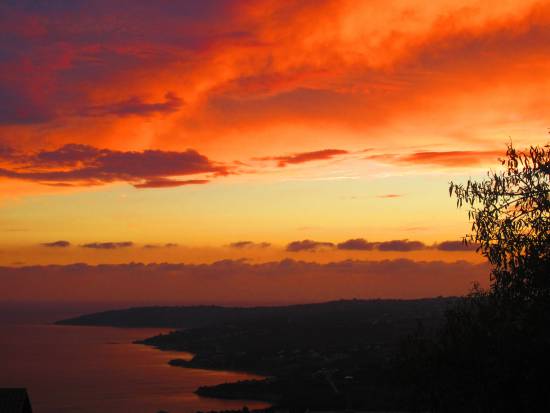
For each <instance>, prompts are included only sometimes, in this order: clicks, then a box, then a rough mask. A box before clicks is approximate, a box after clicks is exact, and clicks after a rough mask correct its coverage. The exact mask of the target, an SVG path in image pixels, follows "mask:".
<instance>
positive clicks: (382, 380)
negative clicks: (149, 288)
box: [60, 298, 456, 409]
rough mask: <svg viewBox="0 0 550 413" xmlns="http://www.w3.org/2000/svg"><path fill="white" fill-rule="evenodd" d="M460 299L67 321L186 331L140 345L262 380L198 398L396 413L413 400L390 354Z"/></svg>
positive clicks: (176, 311) (165, 310)
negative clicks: (393, 411) (191, 355)
mask: <svg viewBox="0 0 550 413" xmlns="http://www.w3.org/2000/svg"><path fill="white" fill-rule="evenodd" d="M455 301H456V299H455V298H433V299H422V300H342V301H334V302H328V303H321V304H305V305H293V306H281V307H254V308H228V307H216V306H197V307H149V308H134V309H129V310H122V311H109V312H103V313H97V314H91V315H87V316H82V317H78V318H76V319H71V320H64V321H61V322H60V323H61V324H81V325H82V324H83V325H111V326H132V327H136V326H148V327H150V326H159V327H175V328H185V329H180V330H177V331H173V332H172V333H170V334H163V335H159V336H155V337H151V338H148V339H145V340H143V341H141V342H140V344H146V345H152V346H155V347H157V348H160V349H170V350H182V351H189V352H192V353H194V354H195V356H194V358H193V359H192V360H183V359H177V360H172V361H171V364H172V365H174V366H182V367H193V368H208V369H223V370H244V371H250V372H255V373H260V374H262V375H265V376H269V378H268V379H265V380H257V381H247V382H240V383H225V384H221V385H219V386H214V387H201V388H199V389H198V390H197V393H198V394H199V395H202V396H210V397H221V398H235V399H258V400H267V401H271V402H273V403H276V404H277V405H279V406H287V407H288V406H303V407H309V408H314V407H317V408H324V409H326V408H343V407H346V406H348V407H349V406H353V407H355V408H369V409H396V408H401V407H402V405H403V402H402V400H404V399H405V398H407V397H408V395H407V394H405V393H406V391H407V389H404V388H403V387H399V385H397V384H396V383H398V382H399V377H397V376H399V375H400V373H401V372H400V367H399V366H397V365H395V363H394V360H395V358H394V357H393V356H394V354H396V352H397V350H398V348H399V346H400V344H401V343H402V340H403V338H404V337H406V336H407V335H408V334H410V333H411V332H413V331H415V329H417V328H418V326H419V325H422V326H424V329H426V330H430V329H432V328H433V327H435V326H436V325H438V324H439V322H440V321H441V319H442V317H443V313H444V311H445V310H446V309H447V308H448V307H449V306H450V305H451V304H452V303H454V302H455Z"/></svg>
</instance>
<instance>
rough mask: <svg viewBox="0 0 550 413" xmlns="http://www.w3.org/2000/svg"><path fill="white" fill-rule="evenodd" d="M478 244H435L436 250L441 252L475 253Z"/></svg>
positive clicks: (448, 242)
mask: <svg viewBox="0 0 550 413" xmlns="http://www.w3.org/2000/svg"><path fill="white" fill-rule="evenodd" d="M478 247H479V244H472V243H468V244H465V243H464V242H462V241H444V242H442V243H440V244H437V249H438V250H441V251H475V250H476V249H477V248H478Z"/></svg>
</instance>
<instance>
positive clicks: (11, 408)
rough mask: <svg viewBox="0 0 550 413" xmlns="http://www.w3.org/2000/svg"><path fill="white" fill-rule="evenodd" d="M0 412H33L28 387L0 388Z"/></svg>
mask: <svg viewBox="0 0 550 413" xmlns="http://www.w3.org/2000/svg"><path fill="white" fill-rule="evenodd" d="M0 412H2V413H32V407H31V402H30V400H29V396H28V394H27V389H0Z"/></svg>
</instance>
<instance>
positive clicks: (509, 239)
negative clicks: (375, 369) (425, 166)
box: [401, 145, 550, 412]
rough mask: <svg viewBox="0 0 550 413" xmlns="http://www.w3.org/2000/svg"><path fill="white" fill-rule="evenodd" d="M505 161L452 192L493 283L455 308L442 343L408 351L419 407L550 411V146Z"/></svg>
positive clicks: (423, 341) (422, 337) (414, 343)
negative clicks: (463, 209) (465, 211)
mask: <svg viewBox="0 0 550 413" xmlns="http://www.w3.org/2000/svg"><path fill="white" fill-rule="evenodd" d="M506 155H507V156H506V159H503V160H502V161H501V163H502V168H501V170H499V171H495V172H489V173H488V175H487V179H485V180H482V181H473V180H469V181H468V182H467V183H466V184H465V185H462V184H455V183H451V184H450V188H449V193H450V195H455V196H456V197H457V206H458V207H462V206H468V208H469V210H468V216H469V218H470V220H471V222H472V233H471V234H469V235H467V236H466V237H465V242H469V243H476V244H478V245H479V247H478V251H479V252H481V253H482V254H483V255H484V256H485V257H487V259H488V261H489V263H490V264H491V265H492V269H491V283H490V288H489V289H488V290H487V291H483V290H481V289H480V288H479V287H475V288H474V289H473V291H472V292H471V293H470V294H469V295H468V296H467V297H465V298H464V299H463V300H461V301H460V302H459V303H458V304H457V305H456V306H454V307H453V308H450V309H449V310H448V311H447V313H446V315H445V319H444V322H443V324H442V326H441V328H440V329H439V330H438V331H437V332H436V333H435V335H432V336H429V335H426V334H416V335H414V336H411V337H409V340H408V341H407V342H406V343H405V345H404V351H403V352H402V365H401V366H402V371H403V372H404V374H405V378H404V380H405V383H406V385H409V386H410V387H411V388H412V389H413V394H414V397H411V401H410V405H411V408H416V409H418V410H422V409H426V408H429V409H430V410H431V411H435V412H464V411H468V412H529V411H550V392H549V391H548V389H547V383H548V382H549V380H550V379H549V377H548V372H549V371H550V353H549V352H548V349H549V348H550V329H549V327H550V261H549V255H550V254H549V252H550V145H546V146H543V147H531V148H529V149H528V150H527V151H521V152H518V151H516V150H515V149H514V148H513V147H512V145H509V146H508V150H507V152H506Z"/></svg>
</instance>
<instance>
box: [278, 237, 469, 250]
mask: <svg viewBox="0 0 550 413" xmlns="http://www.w3.org/2000/svg"><path fill="white" fill-rule="evenodd" d="M477 247H478V245H477V244H468V245H465V244H464V243H463V242H462V241H443V242H441V243H436V244H434V245H426V244H425V243H423V242H422V241H410V240H408V239H402V240H391V241H382V242H370V241H367V240H366V239H364V238H352V239H348V240H347V241H343V242H340V243H336V244H335V243H332V242H320V241H313V240H310V239H306V240H302V241H293V242H291V243H289V244H288V245H287V247H286V250H287V251H289V252H300V251H316V250H318V249H321V248H336V249H339V250H349V251H372V250H378V251H386V252H410V251H420V250H425V249H435V250H439V251H450V252H452V251H475V250H476V248H477Z"/></svg>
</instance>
